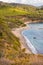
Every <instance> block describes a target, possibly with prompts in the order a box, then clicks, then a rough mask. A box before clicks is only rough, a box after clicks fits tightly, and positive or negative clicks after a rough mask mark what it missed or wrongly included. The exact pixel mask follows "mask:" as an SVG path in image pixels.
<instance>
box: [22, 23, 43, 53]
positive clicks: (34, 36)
mask: <svg viewBox="0 0 43 65" xmlns="http://www.w3.org/2000/svg"><path fill="white" fill-rule="evenodd" d="M29 26H30V29H29V30H24V31H23V32H22V34H23V35H24V36H25V37H26V38H25V39H26V41H30V43H31V45H32V46H33V47H32V48H31V47H30V48H31V50H32V52H33V53H35V51H37V52H36V53H38V54H43V23H42V24H29ZM27 39H28V40H27ZM27 45H28V46H29V43H27ZM34 49H35V51H34Z"/></svg>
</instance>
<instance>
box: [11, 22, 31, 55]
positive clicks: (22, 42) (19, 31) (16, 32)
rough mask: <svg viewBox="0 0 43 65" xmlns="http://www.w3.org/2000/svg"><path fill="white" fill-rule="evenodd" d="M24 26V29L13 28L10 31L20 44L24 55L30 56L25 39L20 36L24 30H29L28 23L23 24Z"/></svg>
mask: <svg viewBox="0 0 43 65" xmlns="http://www.w3.org/2000/svg"><path fill="white" fill-rule="evenodd" d="M25 24H26V26H25V27H20V28H16V29H15V28H13V29H12V31H11V32H12V33H13V34H14V35H15V36H16V37H18V38H19V41H20V43H21V49H24V48H25V49H26V50H25V53H29V54H32V51H31V49H30V48H29V46H28V45H27V42H26V39H25V38H24V36H23V35H22V31H24V30H29V26H28V22H26V23H25Z"/></svg>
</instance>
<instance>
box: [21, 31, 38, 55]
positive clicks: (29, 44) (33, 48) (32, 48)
mask: <svg viewBox="0 0 43 65" xmlns="http://www.w3.org/2000/svg"><path fill="white" fill-rule="evenodd" d="M22 35H23V37H24V38H25V40H26V43H27V46H28V47H29V48H30V49H31V51H32V53H33V54H37V51H36V49H35V47H34V46H33V45H32V43H31V42H30V41H29V39H28V38H27V37H26V36H25V35H24V34H23V32H22Z"/></svg>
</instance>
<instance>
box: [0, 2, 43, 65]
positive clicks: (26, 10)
mask: <svg viewBox="0 0 43 65" xmlns="http://www.w3.org/2000/svg"><path fill="white" fill-rule="evenodd" d="M30 19H31V20H38V19H40V20H43V8H36V7H34V6H30V5H29V6H28V5H20V4H12V3H10V4H8V3H2V2H0V58H5V59H9V62H6V61H5V62H6V63H10V62H11V61H14V64H13V63H12V64H6V63H5V64H6V65H35V64H34V62H35V61H34V60H35V58H37V56H35V55H33V54H32V55H31V54H26V53H25V49H21V45H20V42H19V39H18V38H17V37H16V36H14V35H13V34H12V33H11V29H12V28H18V27H23V26H26V25H25V24H24V21H27V20H30ZM39 57H41V58H40V60H41V59H42V58H43V56H38V58H39ZM31 58H32V59H33V61H32V60H31ZM38 58H37V60H38ZM42 61H43V59H42ZM2 63H4V61H3V59H2ZM2 63H1V61H0V64H1V65H3V64H2ZM35 63H36V62H35ZM5 64H4V65H5ZM37 65H40V64H38V62H37Z"/></svg>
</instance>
